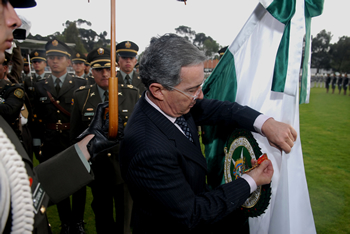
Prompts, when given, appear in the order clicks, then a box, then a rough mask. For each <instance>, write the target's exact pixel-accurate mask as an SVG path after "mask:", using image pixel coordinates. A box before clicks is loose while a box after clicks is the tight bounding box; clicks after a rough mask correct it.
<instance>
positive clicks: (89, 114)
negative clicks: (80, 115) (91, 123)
mask: <svg viewBox="0 0 350 234" xmlns="http://www.w3.org/2000/svg"><path fill="white" fill-rule="evenodd" d="M94 114H95V113H94V112H85V113H84V116H94Z"/></svg>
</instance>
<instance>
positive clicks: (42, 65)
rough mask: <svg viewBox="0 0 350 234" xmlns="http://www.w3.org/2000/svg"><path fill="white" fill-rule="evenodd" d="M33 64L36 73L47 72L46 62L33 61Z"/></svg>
mask: <svg viewBox="0 0 350 234" xmlns="http://www.w3.org/2000/svg"><path fill="white" fill-rule="evenodd" d="M32 64H33V67H34V70H35V71H36V72H41V71H44V70H45V67H46V62H44V61H33V63H32Z"/></svg>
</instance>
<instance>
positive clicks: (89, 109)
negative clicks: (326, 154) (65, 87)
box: [86, 108, 94, 111]
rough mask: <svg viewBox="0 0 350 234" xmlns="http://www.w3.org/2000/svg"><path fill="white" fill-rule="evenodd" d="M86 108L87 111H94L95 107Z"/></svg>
mask: <svg viewBox="0 0 350 234" xmlns="http://www.w3.org/2000/svg"><path fill="white" fill-rule="evenodd" d="M86 110H87V111H93V110H94V108H87V109H86Z"/></svg>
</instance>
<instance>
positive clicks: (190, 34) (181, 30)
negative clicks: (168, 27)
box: [175, 25, 196, 42]
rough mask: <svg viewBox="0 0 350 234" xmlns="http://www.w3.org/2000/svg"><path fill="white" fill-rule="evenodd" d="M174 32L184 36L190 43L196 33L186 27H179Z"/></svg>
mask: <svg viewBox="0 0 350 234" xmlns="http://www.w3.org/2000/svg"><path fill="white" fill-rule="evenodd" d="M175 32H176V33H178V34H180V35H184V38H186V39H187V40H189V41H190V42H193V37H194V36H195V34H196V32H195V31H194V30H192V29H191V28H190V27H187V26H183V25H182V26H179V27H178V28H175Z"/></svg>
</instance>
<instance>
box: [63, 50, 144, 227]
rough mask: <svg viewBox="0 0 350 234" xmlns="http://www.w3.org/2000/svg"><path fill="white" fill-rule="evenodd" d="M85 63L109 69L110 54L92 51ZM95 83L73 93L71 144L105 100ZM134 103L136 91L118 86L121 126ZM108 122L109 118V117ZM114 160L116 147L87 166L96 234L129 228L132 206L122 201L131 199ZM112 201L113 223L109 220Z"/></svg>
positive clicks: (117, 152) (117, 153)
mask: <svg viewBox="0 0 350 234" xmlns="http://www.w3.org/2000/svg"><path fill="white" fill-rule="evenodd" d="M87 61H88V62H89V63H90V64H91V67H92V69H104V68H107V69H109V68H110V66H111V62H110V51H109V50H108V49H106V48H98V49H95V50H93V51H91V52H90V53H89V54H88V56H87ZM98 78H99V77H96V79H98ZM98 83H99V82H98V80H97V82H96V84H94V85H88V86H85V87H82V88H80V89H79V90H76V91H75V93H74V104H73V109H72V116H71V122H70V123H71V140H72V143H74V142H75V139H76V137H77V136H78V135H79V134H81V133H82V132H83V131H84V130H85V129H86V128H87V127H88V126H89V124H90V122H91V120H92V119H93V117H94V114H95V111H96V108H97V105H98V104H99V103H101V102H103V101H105V100H106V98H107V97H105V96H104V94H105V92H106V91H105V90H103V89H102V88H101V87H99V86H98ZM138 99H139V91H138V89H136V88H133V87H130V86H125V85H123V84H122V85H119V87H118V111H119V118H121V119H122V121H123V124H124V125H126V123H127V121H128V118H129V116H130V115H131V113H132V111H133V109H134V106H135V104H136V102H137V101H138ZM110 118H113V117H111V116H110ZM118 156H119V145H117V146H116V147H114V148H112V149H111V150H109V151H108V152H104V153H102V154H100V155H99V156H98V159H97V160H96V161H94V162H93V163H92V165H91V167H92V169H93V171H94V174H95V180H94V181H93V182H92V183H91V184H90V186H91V191H92V194H93V202H92V204H91V207H92V209H93V211H94V213H95V223H96V231H97V233H123V232H124V231H126V230H124V231H123V229H124V222H125V221H124V220H126V222H127V223H129V224H130V219H131V209H132V207H131V206H132V205H131V204H132V203H131V204H130V202H126V204H128V205H125V202H124V200H126V201H131V197H130V194H129V193H128V191H127V190H124V187H126V186H125V184H124V181H123V180H122V177H121V174H120V167H119V161H118ZM124 194H126V195H125V196H124ZM113 201H114V206H115V213H116V214H115V216H116V220H114V217H113ZM125 213H126V214H127V215H125Z"/></svg>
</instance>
